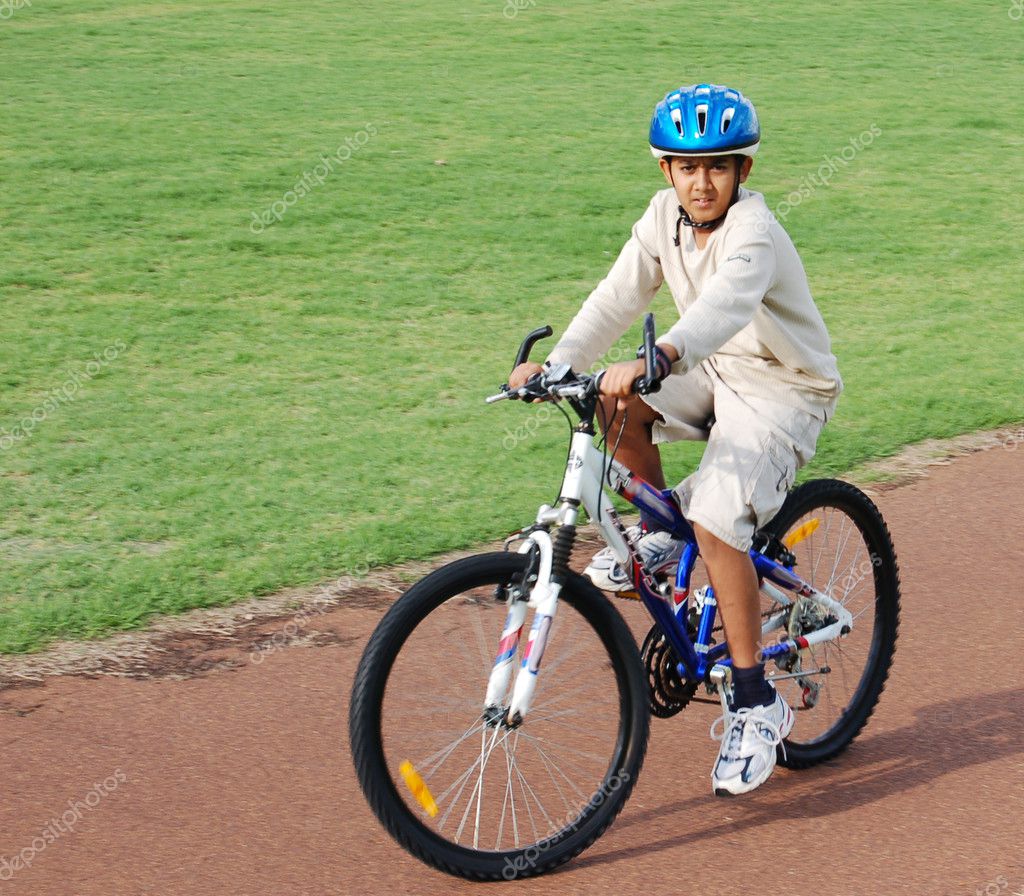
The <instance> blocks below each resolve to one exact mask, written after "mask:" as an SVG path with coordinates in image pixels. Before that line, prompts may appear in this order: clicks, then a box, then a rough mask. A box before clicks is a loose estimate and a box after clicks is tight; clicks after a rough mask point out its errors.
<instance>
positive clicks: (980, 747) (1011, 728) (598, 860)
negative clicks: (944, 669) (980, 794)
mask: <svg viewBox="0 0 1024 896" xmlns="http://www.w3.org/2000/svg"><path fill="white" fill-rule="evenodd" d="M883 699H884V697H883ZM915 716H916V721H915V722H914V723H912V724H910V725H905V726H904V727H902V728H897V729H895V730H893V731H886V732H883V733H881V734H877V735H875V736H871V735H870V734H868V735H867V736H864V735H863V734H862V735H861V737H860V738H858V739H857V740H856V741H854V743H853V745H852V746H851V747H850V748H849V750H847V752H845V753H843V754H841V755H840V756H839V757H837V758H836V759H835V760H833V761H832V762H829V763H825V764H823V765H820V766H817V767H815V768H812V769H808V770H805V771H799V772H789V771H786V770H779V771H776V773H775V774H776V779H775V780H774V781H773V786H772V787H771V788H770V789H768V790H764V791H761V790H759V791H757V792H755V793H752V794H747V795H746V796H744V797H743V798H742V799H743V803H742V809H741V810H740V811H739V813H738V812H737V808H736V807H737V803H736V802H735V801H732V802H730V803H729V806H728V808H729V810H730V815H732V816H733V820H731V821H728V822H725V821H723V822H720V823H718V824H711V825H709V826H706V827H701V828H700V829H699V830H695V831H693V832H692V833H689V834H687V833H681V832H679V831H678V820H677V819H675V818H674V816H677V815H680V816H685V818H686V819H688V820H689V821H690V822H691V823H692V824H700V823H701V822H702V821H703V820H705V819H707V818H710V819H712V820H713V819H714V818H715V817H716V816H720V815H721V814H722V800H721V799H719V798H718V797H715V796H712V795H711V794H710V793H709V794H707V795H706V796H705V795H701V796H699V797H689V798H687V799H683V800H679V801H677V802H675V803H664V804H662V805H660V806H658V807H657V808H654V809H647V810H645V811H642V812H638V813H635V814H634V813H630V812H629V811H628V804H627V809H626V812H625V817H621V818H620V819H619V820H618V821H617V822H616V823H615V825H614V830H616V831H619V830H622V829H623V828H628V827H631V826H633V825H636V824H642V823H645V822H650V821H654V820H656V821H657V822H658V823H659V824H662V825H664V826H665V827H666V828H667V829H671V830H672V831H673V833H672V834H671V835H670V836H667V837H665V838H664V839H662V840H655V841H653V842H652V841H644V842H643V843H638V844H637V845H635V846H628V847H624V848H622V849H617V850H612V851H610V852H605V853H597V854H593V855H589V856H588V855H584V856H582V857H581V858H580V859H577V860H576V862H575V863H574V867H577V868H579V867H582V866H588V865H602V864H606V863H609V862H618V861H621V860H628V859H631V858H634V857H640V856H649V855H650V854H651V853H652V852H656V851H658V850H660V849H668V848H670V847H678V846H680V845H682V844H687V845H693V844H699V843H700V842H701V841H703V840H713V839H714V838H717V837H719V836H722V835H725V834H736V833H738V832H742V831H747V830H751V829H755V828H757V827H760V826H762V825H768V824H773V823H777V822H778V820H779V818H780V817H787V816H788V817H792V816H793V815H794V813H795V815H796V817H798V818H821V817H827V816H830V815H836V814H839V813H842V812H846V811H848V810H850V809H853V808H856V807H859V806H864V805H867V804H870V803H873V802H875V801H877V800H880V799H883V798H886V797H890V796H892V794H893V793H897V792H900V791H905V790H912V789H915V788H918V787H921V786H923V785H927V784H928V783H929V782H933V781H936V780H937V779H939V778H942V777H944V776H946V775H949V774H953V773H955V772H957V771H959V770H961V769H965V768H968V767H970V766H973V765H978V764H981V763H986V762H991V761H993V760H997V759H1005V758H1008V757H1011V756H1015V755H1017V754H1019V753H1021V752H1024V688H1017V689H1014V690H1007V691H997V692H994V693H990V694H986V695H984V696H982V697H973V696H972V697H970V698H967V697H964V698H958V699H955V700H949V701H944V702H942V703H934V704H931V705H929V706H924V707H920V708H919V709H917V710H915ZM870 724H871V723H870V721H869V722H868V725H869V730H870ZM936 732H941V733H942V734H944V735H947V736H940V737H935V733H936ZM709 762H710V760H709ZM780 771H781V772H782V775H781V776H780ZM779 777H784V780H782V781H780V780H778V778H779ZM702 783H703V776H702ZM737 814H740V817H736V815H737Z"/></svg>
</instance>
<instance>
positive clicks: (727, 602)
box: [693, 523, 761, 668]
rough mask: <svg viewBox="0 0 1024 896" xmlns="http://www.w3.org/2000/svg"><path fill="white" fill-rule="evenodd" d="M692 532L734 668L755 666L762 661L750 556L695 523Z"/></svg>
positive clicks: (757, 600) (758, 610)
mask: <svg viewBox="0 0 1024 896" xmlns="http://www.w3.org/2000/svg"><path fill="white" fill-rule="evenodd" d="M693 530H694V532H695V533H696V535H697V544H698V545H699V546H700V555H701V557H703V558H704V565H705V566H706V567H707V569H708V576H709V577H710V579H711V585H712V587H714V589H715V599H716V600H717V602H718V607H719V610H720V611H721V614H722V622H723V623H724V625H725V633H726V640H727V641H728V644H729V656H731V657H732V661H733V665H734V666H737V667H739V668H751V667H753V666H756V665H757V664H758V663H759V662H760V661H761V660H760V641H761V598H760V596H759V594H758V582H757V573H756V572H755V571H754V564H753V562H752V561H751V559H750V554H749V553H748V552H746V551H738V550H736V548H734V547H733V546H732V545H729V544H726V543H725V542H724V541H722V540H721V539H720V538H718V537H717V536H716V535H714V534H713V533H711V532H709V531H708V530H707V529H705V528H704V527H703V526H702V525H700V524H699V523H694V526H693Z"/></svg>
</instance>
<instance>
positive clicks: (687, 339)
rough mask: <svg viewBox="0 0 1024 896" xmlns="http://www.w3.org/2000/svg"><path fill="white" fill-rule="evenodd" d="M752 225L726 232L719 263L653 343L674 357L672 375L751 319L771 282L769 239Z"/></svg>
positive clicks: (717, 346)
mask: <svg viewBox="0 0 1024 896" xmlns="http://www.w3.org/2000/svg"><path fill="white" fill-rule="evenodd" d="M760 230H761V228H757V227H755V226H739V227H736V228H734V229H733V230H732V231H731V232H730V233H729V234H726V241H725V245H724V246H723V254H724V256H725V261H724V262H722V264H721V265H720V266H719V268H718V270H717V271H715V273H714V274H713V275H712V276H711V278H710V279H709V280H708V281H707V283H706V284H705V285H704V289H702V290H701V293H700V295H699V296H698V297H697V301H695V302H694V303H693V304H692V305H691V306H690V307H689V308H687V309H686V311H685V312H684V313H683V316H682V317H680V318H679V321H678V323H676V325H675V326H673V327H672V328H671V329H670V330H669V331H668V332H667V333H666V334H665V335H664V336H662V337H661V338H659V340H658V342H659V343H662V344H666V343H667V344H669V345H671V346H672V347H673V348H674V349H675V352H676V354H678V356H679V358H680V362H679V363H677V364H676V365H674V366H673V372H674V373H685V372H686V371H687V370H692V369H693V368H694V367H696V366H697V365H698V364H700V362H701V361H703V360H705V359H706V358H709V357H711V355H713V354H714V353H715V352H716V351H718V349H720V348H721V347H722V346H723V345H725V343H727V342H728V341H729V340H730V339H732V337H733V336H735V335H736V334H737V333H738V332H739V331H740V330H742V329H743V328H744V327H745V326H746V325H747V324H749V323H750V322H751V321H752V320H753V319H754V315H755V314H756V313H757V309H758V308H759V307H760V306H761V303H762V302H763V301H764V297H765V295H766V294H767V293H768V290H769V289H770V288H771V285H772V283H773V282H774V281H775V272H776V261H775V246H774V244H773V243H772V239H771V235H770V234H769V233H768V232H767V231H766V232H764V233H761V232H760Z"/></svg>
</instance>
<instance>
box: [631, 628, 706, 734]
mask: <svg viewBox="0 0 1024 896" xmlns="http://www.w3.org/2000/svg"><path fill="white" fill-rule="evenodd" d="M695 634H696V632H691V635H695ZM640 656H641V658H642V659H643V663H644V669H645V670H646V672H647V694H648V701H649V703H650V706H651V714H652V715H655V716H657V717H658V718H659V719H668V718H671V717H672V716H674V715H675V714H676V713H678V712H681V711H682V710H683V708H684V707H685V706H686V704H687V703H689V702H690V698H691V697H692V696H693V695H694V692H695V691H696V690H697V683H696V682H690V681H683V679H682V678H680V676H679V672H678V670H677V666H678V664H679V659H678V657H677V656H676V652H675V650H673V649H672V645H671V644H669V643H668V641H667V640H666V638H665V635H664V634H663V633H662V631H661V627H660V626H658V625H653V626H651V630H650V631H649V632H648V633H647V637H646V638H644V643H643V647H642V648H641V649H640Z"/></svg>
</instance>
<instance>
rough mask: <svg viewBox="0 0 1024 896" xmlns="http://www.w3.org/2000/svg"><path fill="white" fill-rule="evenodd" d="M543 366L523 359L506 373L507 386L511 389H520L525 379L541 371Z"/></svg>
mask: <svg viewBox="0 0 1024 896" xmlns="http://www.w3.org/2000/svg"><path fill="white" fill-rule="evenodd" d="M543 372H544V368H543V367H541V366H540V364H535V363H534V362H533V361H524V362H523V363H522V364H520V365H519V366H518V367H517V368H516V369H515V370H513V371H512V372H511V373H510V374H509V375H508V387H509V389H510V390H511V391H513V392H514V391H515V390H516V389H520V388H522V387H523V386H525V385H526V381H527V380H528V379H529V378H530V377H531V376H535V375H536V374H538V373H543Z"/></svg>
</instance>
